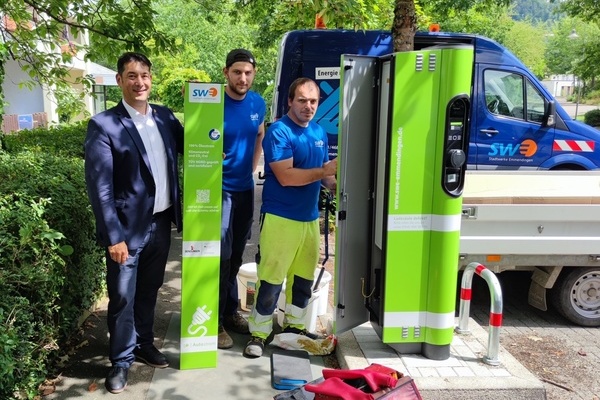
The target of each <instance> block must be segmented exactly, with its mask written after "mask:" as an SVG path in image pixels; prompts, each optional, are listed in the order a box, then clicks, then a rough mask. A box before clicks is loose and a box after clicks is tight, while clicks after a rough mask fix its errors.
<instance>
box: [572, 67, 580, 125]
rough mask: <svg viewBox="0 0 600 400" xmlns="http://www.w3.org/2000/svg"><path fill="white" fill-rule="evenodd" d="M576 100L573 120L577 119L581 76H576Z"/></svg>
mask: <svg viewBox="0 0 600 400" xmlns="http://www.w3.org/2000/svg"><path fill="white" fill-rule="evenodd" d="M576 82H577V102H576V103H575V117H574V118H573V119H574V120H577V112H578V111H579V99H580V98H581V77H577V80H576Z"/></svg>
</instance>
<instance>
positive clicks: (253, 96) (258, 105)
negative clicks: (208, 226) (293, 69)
mask: <svg viewBox="0 0 600 400" xmlns="http://www.w3.org/2000/svg"><path fill="white" fill-rule="evenodd" d="M265 109H266V106H265V101H264V100H263V98H262V97H260V95H259V94H257V93H255V92H252V91H248V92H247V93H246V97H244V99H243V100H234V99H232V98H231V97H229V96H228V95H227V93H225V109H224V112H225V124H224V130H223V131H224V132H223V152H224V153H225V159H224V160H223V190H227V191H231V192H242V191H245V190H250V189H252V188H253V187H254V178H253V175H252V158H253V157H254V145H255V144H256V135H257V134H258V128H259V127H260V125H261V124H262V123H263V121H264V120H265Z"/></svg>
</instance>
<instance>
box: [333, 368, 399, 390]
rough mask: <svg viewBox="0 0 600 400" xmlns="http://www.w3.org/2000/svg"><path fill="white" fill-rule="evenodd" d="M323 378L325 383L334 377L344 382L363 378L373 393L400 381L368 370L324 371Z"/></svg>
mask: <svg viewBox="0 0 600 400" xmlns="http://www.w3.org/2000/svg"><path fill="white" fill-rule="evenodd" d="M323 377H324V378H325V381H327V379H330V378H333V377H337V378H340V379H342V380H345V379H359V378H363V379H364V380H365V382H367V385H369V388H370V389H371V391H372V392H376V391H378V390H379V389H383V388H389V387H394V386H396V383H397V382H398V379H396V378H393V377H391V376H390V375H387V374H384V373H381V372H376V371H369V370H366V369H350V370H347V369H324V370H323Z"/></svg>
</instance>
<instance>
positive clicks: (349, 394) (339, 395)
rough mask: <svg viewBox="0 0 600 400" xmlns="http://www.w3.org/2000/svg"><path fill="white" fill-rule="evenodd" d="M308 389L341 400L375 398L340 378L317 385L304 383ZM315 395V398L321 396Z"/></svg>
mask: <svg viewBox="0 0 600 400" xmlns="http://www.w3.org/2000/svg"><path fill="white" fill-rule="evenodd" d="M304 389H306V391H308V392H311V393H315V394H316V395H317V396H318V395H326V396H331V397H332V398H334V399H341V400H374V397H373V396H372V395H370V394H368V393H364V392H362V391H360V390H359V389H357V388H355V387H353V386H350V385H348V384H347V383H345V382H344V381H342V380H341V379H340V378H336V377H333V378H329V379H325V380H324V381H323V382H320V383H318V384H316V385H311V384H307V385H304ZM317 396H315V399H318V398H319V397H317Z"/></svg>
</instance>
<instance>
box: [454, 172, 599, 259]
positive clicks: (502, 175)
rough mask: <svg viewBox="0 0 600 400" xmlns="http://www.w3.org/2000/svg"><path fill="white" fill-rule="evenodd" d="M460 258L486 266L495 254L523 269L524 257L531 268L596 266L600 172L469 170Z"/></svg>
mask: <svg viewBox="0 0 600 400" xmlns="http://www.w3.org/2000/svg"><path fill="white" fill-rule="evenodd" d="M460 253H461V257H462V258H463V259H464V260H469V261H471V260H472V259H473V257H476V258H477V257H479V259H480V262H482V263H485V262H488V259H487V256H488V255H490V254H493V255H502V256H503V257H502V263H505V264H516V265H521V266H523V264H524V261H525V260H524V259H523V256H531V260H532V262H533V261H534V260H535V264H533V265H563V266H564V265H595V264H596V263H597V261H595V260H594V259H593V258H595V257H596V255H597V254H600V173H598V172H591V171H580V172H574V171H564V172H563V171H532V172H523V171H511V172H500V171H485V172H484V171H481V172H480V171H469V172H468V173H467V177H466V181H465V189H464V193H463V218H462V223H461V244H460ZM539 256H546V257H539ZM515 257H519V258H520V259H519V260H518V261H517V260H515V259H514V258H515ZM561 257H565V258H563V259H561ZM511 259H512V260H511ZM582 262H584V263H583V264H582ZM575 263H577V264H575Z"/></svg>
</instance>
